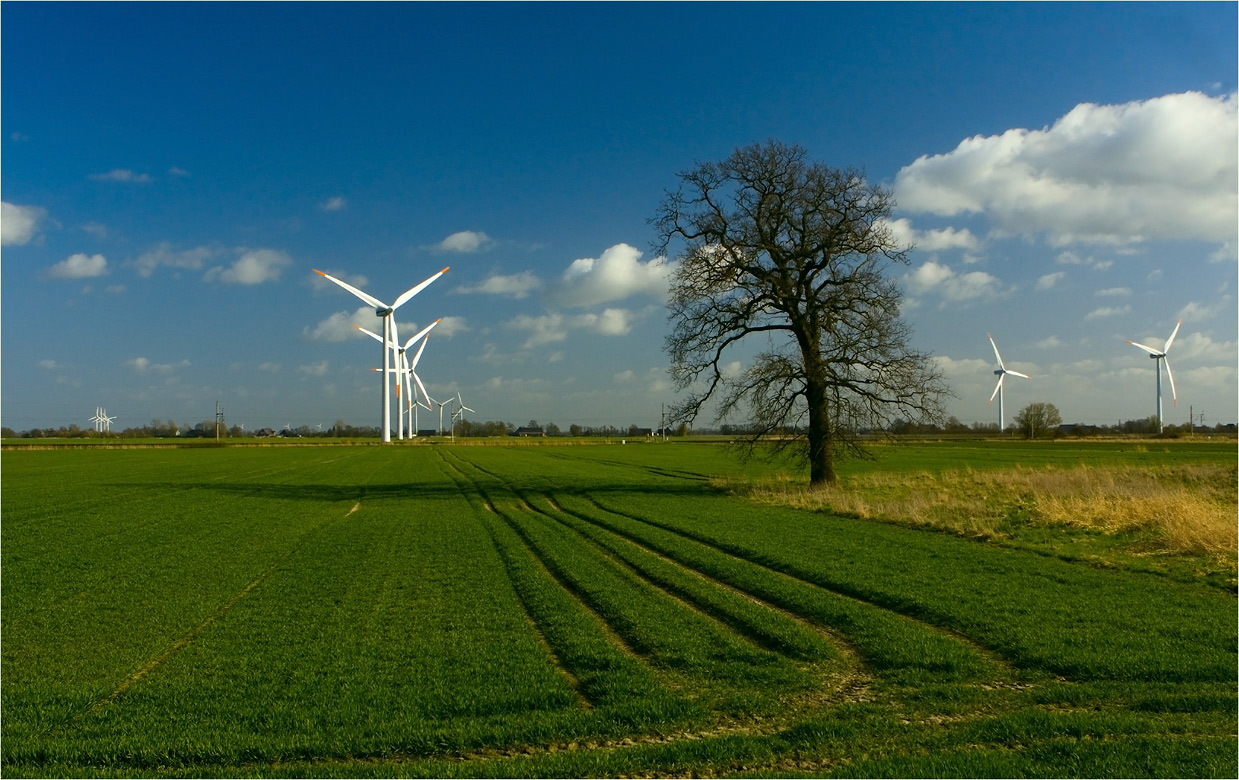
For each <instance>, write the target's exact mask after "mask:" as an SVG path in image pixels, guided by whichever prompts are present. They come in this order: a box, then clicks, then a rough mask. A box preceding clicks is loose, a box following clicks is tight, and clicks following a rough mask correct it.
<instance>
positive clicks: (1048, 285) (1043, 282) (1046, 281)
mask: <svg viewBox="0 0 1239 780" xmlns="http://www.w3.org/2000/svg"><path fill="white" fill-rule="evenodd" d="M1066 275H1067V274H1065V273H1063V272H1062V271H1055V272H1054V273H1052V274H1046V275H1045V276H1042V277H1041V278H1040V279H1038V280H1037V289H1038V290H1052V289H1054V285H1056V284H1058V283H1059V282H1061V281H1062V280H1063V277H1064V276H1066Z"/></svg>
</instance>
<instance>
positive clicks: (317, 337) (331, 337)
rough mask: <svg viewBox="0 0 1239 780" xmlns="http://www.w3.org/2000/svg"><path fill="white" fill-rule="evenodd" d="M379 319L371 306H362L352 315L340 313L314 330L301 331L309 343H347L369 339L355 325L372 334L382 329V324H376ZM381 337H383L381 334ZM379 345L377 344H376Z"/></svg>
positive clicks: (345, 312) (316, 326)
mask: <svg viewBox="0 0 1239 780" xmlns="http://www.w3.org/2000/svg"><path fill="white" fill-rule="evenodd" d="M376 320H378V317H375V316H374V308H373V307H370V306H362V307H360V308H358V309H356V310H355V311H353V312H352V313H350V312H347V311H338V312H336V313H335V314H333V315H331V316H330V317H328V318H327V319H325V320H320V321H319V323H318V324H317V325H315V326H314V327H313V328H310V327H308V326H307V327H305V328H303V329H302V331H301V335H302V336H303V337H304V338H305V339H306V340H307V341H327V342H331V341H347V340H348V339H353V338H369V336H366V335H365V334H364V333H360V332H358V330H357V328H355V327H353V326H354V325H360V326H361V327H363V328H365V329H366V330H369V331H371V332H375V331H376V327H377V328H381V327H382V324H381V323H376ZM380 335H382V334H381V333H380ZM376 343H377V342H376Z"/></svg>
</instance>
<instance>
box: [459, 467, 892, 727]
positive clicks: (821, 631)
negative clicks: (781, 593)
mask: <svg viewBox="0 0 1239 780" xmlns="http://www.w3.org/2000/svg"><path fill="white" fill-rule="evenodd" d="M462 460H463V459H462ZM463 462H464V463H466V464H467V465H468V466H470V467H471V468H474V469H477V470H478V471H480V472H482V473H485V474H487V475H489V476H491V477H493V478H494V479H496V480H498V481H499V482H500V483H501V484H502V485H503V486H504V487H505V489H506V490H507V491H508V492H510V493H512V494H513V495H514V496H515V497H517V498H519V500H520V504H519V506H520V508H522V509H524V510H525V511H528V512H532V513H535V514H537V515H539V516H541V517H544V518H546V519H547V520H548V521H550V522H552V523H555V524H556V525H558V526H561V527H563V528H565V529H566V530H568V531H569V532H570V533H572V534H573V535H574V536H575V537H576V538H578V539H580V540H581V541H582V542H583V543H584V544H586V545H588V546H590V547H591V548H593V549H595V550H597V551H598V552H599V553H600V555H601V556H602V557H603V558H604V559H605V560H608V561H610V562H611V563H612V564H613V565H614V566H615V567H616V568H618V569H620V570H621V571H623V572H625V573H627V574H628V575H629V576H630V577H632V578H633V579H635V580H636V581H638V582H640V583H642V584H644V585H645V586H646V587H649V588H650V589H652V590H654V591H655V592H658V593H662V594H663V595H664V596H666V597H667V598H669V599H671V600H672V601H674V602H676V603H677V604H679V605H680V606H682V607H684V608H685V609H687V610H689V611H690V612H692V613H694V614H696V615H698V616H700V617H702V618H705V619H706V620H707V621H709V622H710V623H712V624H714V625H716V626H718V627H719V628H720V629H721V630H723V631H724V632H725V633H727V634H729V635H731V636H734V637H737V638H738V639H740V640H741V641H743V642H744V643H746V644H748V645H751V646H754V647H756V648H759V649H764V650H766V651H769V652H773V653H777V654H779V655H782V656H784V657H788V658H789V659H790V658H791V655H790V654H789V653H788V652H787V651H786V650H785V649H783V648H781V647H778V646H775V645H773V643H772V641H771V640H770V638H769V637H766V638H765V639H766V641H763V637H760V636H759V635H758V634H759V633H760V632H758V631H755V630H753V629H752V628H751V627H749V626H744V625H743V619H742V618H738V617H737V618H731V619H729V618H728V617H726V616H723V615H718V614H715V613H714V612H713V611H711V605H709V604H707V603H703V602H702V601H701V600H700V598H699V597H695V596H694V595H693V594H691V593H688V592H685V591H684V590H682V589H681V588H679V587H677V586H676V585H675V584H674V583H670V582H661V581H658V580H656V579H654V577H653V576H651V575H648V574H646V573H645V572H642V571H641V570H640V569H639V568H638V567H637V566H636V565H635V564H633V563H630V562H629V561H626V560H624V559H623V558H622V557H621V556H620V555H619V554H618V553H616V552H613V551H611V550H608V549H607V548H606V547H605V545H604V544H603V543H602V542H600V541H598V540H596V539H592V538H590V537H589V536H588V535H587V534H586V533H585V532H584V531H582V530H581V529H580V528H575V527H573V526H572V524H571V523H570V522H566V521H564V520H562V519H560V518H557V517H554V516H553V515H552V514H551V513H549V512H546V511H544V510H543V509H541V508H539V507H537V506H534V505H533V504H532V503H531V502H530V501H529V497H528V495H526V492H525V491H523V490H521V489H520V488H518V487H516V486H515V485H514V484H513V483H512V482H511V481H509V480H508V479H506V478H504V477H502V476H500V475H499V474H497V473H495V472H493V471H490V470H488V469H486V468H484V467H482V466H479V465H478V464H476V463H473V462H472V461H467V460H466V461H463ZM533 492H535V493H537V495H538V496H540V497H541V498H542V499H543V500H545V501H546V502H547V504H549V505H550V506H551V507H552V509H554V510H555V511H556V512H559V513H560V514H562V515H564V516H566V517H571V518H575V519H576V520H577V521H580V522H582V523H585V524H587V525H589V526H590V527H592V528H594V529H596V530H597V531H599V532H601V533H603V534H604V535H609V536H610V537H613V538H615V539H618V540H620V541H621V542H623V543H626V544H628V545H631V546H632V547H633V548H635V549H637V550H639V551H641V552H644V553H645V554H647V555H649V556H651V557H652V558H655V559H656V560H658V561H661V562H662V563H664V564H667V565H668V566H671V567H674V568H675V569H677V570H679V571H681V572H684V573H685V574H687V575H689V576H692V577H695V578H697V579H698V580H700V581H701V582H703V583H705V584H707V585H710V586H713V587H716V588H718V589H719V590H722V591H725V592H727V593H730V594H732V595H734V596H737V597H739V598H743V599H745V600H747V601H749V602H750V603H753V604H756V605H758V606H759V607H763V608H765V609H767V610H769V611H771V612H772V613H774V614H776V615H778V616H779V617H781V618H782V619H785V620H787V621H789V622H791V623H793V624H795V625H798V626H801V627H802V628H805V629H806V630H808V631H811V632H812V633H813V634H815V635H817V636H820V637H821V638H823V639H824V640H825V641H826V642H827V644H829V645H830V646H831V647H834V648H835V649H836V650H838V651H839V652H840V654H841V655H842V656H843V661H844V663H845V664H846V666H847V671H846V672H845V673H844V674H843V675H842V676H841V677H840V678H838V679H836V680H834V681H833V682H834V683H835V685H833V686H831V687H832V688H833V689H834V691H833V693H832V694H829V695H826V696H823V695H821V693H822V692H817V695H816V696H811V697H798V698H801V699H807V698H812V699H814V700H815V701H813V702H812V703H813V704H819V705H820V704H826V703H829V702H833V701H838V700H846V701H857V700H860V699H862V698H863V697H864V692H865V691H866V690H867V689H868V687H869V685H870V682H871V681H872V679H873V674H872V673H871V672H870V670H869V669H868V668H867V667H866V664H865V663H864V661H863V659H862V657H861V655H860V654H859V653H858V652H857V651H856V649H855V647H854V646H853V644H852V643H851V641H850V640H848V639H847V638H845V637H844V636H843V635H842V634H839V633H837V632H836V631H834V630H833V629H831V628H828V627H826V626H822V625H819V624H818V623H815V622H813V621H811V620H809V619H806V618H804V617H803V616H801V615H797V614H795V613H793V612H791V611H790V610H786V609H783V608H781V607H778V606H776V605H774V604H772V603H770V602H768V601H766V600H764V599H761V598H759V597H758V596H756V595H754V594H752V593H748V592H746V591H744V590H742V589H740V588H737V587H734V586H732V585H730V584H728V583H726V582H723V581H721V580H719V579H717V578H715V577H713V576H711V575H709V574H707V573H706V572H703V571H700V570H699V569H696V568H694V567H692V566H690V565H688V564H686V563H684V562H682V561H679V560H676V559H674V558H671V557H669V556H667V555H665V554H663V553H661V552H660V551H658V550H656V549H654V548H653V547H650V546H649V545H647V544H646V543H644V542H642V541H641V540H638V539H636V538H633V537H631V536H629V535H627V534H624V533H622V532H619V531H617V530H615V529H613V528H609V527H607V526H606V525H603V524H600V523H598V522H597V521H596V520H594V519H592V518H589V517H587V516H584V515H581V514H580V513H577V512H573V511H571V510H568V509H564V508H563V507H561V506H560V505H559V504H558V503H557V502H556V501H555V499H554V497H553V495H551V494H549V493H539V492H537V491H533ZM600 508H601V507H600ZM604 511H605V510H604ZM518 533H519V531H518ZM740 560H743V559H740ZM562 584H563V583H561V585H562ZM733 621H734V622H733ZM820 663H822V661H821V660H818V661H816V662H813V665H814V666H816V665H818V664H820ZM806 703H808V702H806Z"/></svg>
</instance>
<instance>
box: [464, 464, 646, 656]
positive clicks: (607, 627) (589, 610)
mask: <svg viewBox="0 0 1239 780" xmlns="http://www.w3.org/2000/svg"><path fill="white" fill-rule="evenodd" d="M453 457H456V458H458V459H459V460H460V462H461V463H463V464H467V465H469V466H471V467H476V464H474V463H471V462H469V461H465V460H463V459H460V457H459V456H458V455H453ZM478 471H481V472H483V473H485V474H488V475H490V476H495V475H494V474H492V473H491V472H489V471H486V470H485V469H482V468H478ZM459 473H460V474H461V476H462V477H464V479H466V480H468V481H469V483H470V484H472V485H473V488H474V490H476V491H477V492H478V493H480V494H481V495H482V496H484V497H485V499H486V502H487V504H489V505H490V507H491V511H492V512H494V514H495V516H496V517H499V518H501V519H502V520H503V521H504V522H505V523H506V524H507V526H508V527H509V528H510V529H511V530H512V532H513V533H515V534H516V535H517V537H518V538H519V539H520V540H521V544H522V545H523V546H524V547H525V550H526V552H528V553H529V557H530V558H531V559H532V560H533V562H534V564H535V565H537V566H538V568H539V570H540V571H541V572H542V573H543V574H544V575H545V576H546V577H547V578H548V579H550V580H551V581H552V582H554V583H555V584H556V585H558V586H559V587H560V588H561V589H562V590H563V591H564V592H565V593H567V594H568V595H569V596H570V597H571V598H572V600H573V601H574V602H576V604H577V606H579V607H580V608H581V609H582V610H583V611H584V612H585V613H586V614H588V615H590V616H591V617H592V618H594V620H595V621H596V622H597V623H598V625H599V627H600V628H601V629H602V631H603V633H604V634H605V635H606V636H607V638H608V639H609V640H611V642H612V643H613V644H614V645H615V646H616V648H617V649H619V651H620V652H622V653H623V654H624V655H626V656H628V657H629V658H631V659H633V660H634V661H636V662H637V663H640V664H642V665H643V666H646V667H649V668H653V665H652V664H650V663H649V662H648V659H647V658H646V656H645V655H644V654H642V653H641V652H640V651H638V650H637V649H636V648H634V647H633V646H632V645H631V644H629V642H628V641H627V640H626V639H624V637H623V636H622V635H620V634H619V633H618V632H616V630H615V629H614V628H613V627H612V626H611V624H610V623H609V622H608V621H607V619H606V618H604V617H603V616H602V615H600V614H598V612H597V610H595V609H594V608H593V606H592V605H590V603H589V602H588V601H587V600H586V599H584V598H583V596H582V595H581V593H580V592H579V591H578V590H577V589H576V588H574V587H572V585H571V584H569V583H568V582H566V581H565V580H564V578H563V577H561V576H560V575H559V574H558V573H557V572H556V571H555V569H554V568H553V567H552V566H551V564H550V562H549V561H548V560H547V559H546V557H545V556H544V555H543V554H542V553H540V552H539V551H538V550H537V548H536V547H535V545H534V543H533V541H532V540H531V539H530V538H529V536H528V534H527V533H526V532H525V531H524V529H522V528H521V527H520V525H519V524H518V523H516V522H515V521H514V520H512V518H511V517H510V516H508V515H507V514H506V513H505V512H504V511H503V510H501V509H499V507H498V506H497V505H496V504H495V503H494V501H493V500H492V499H491V496H490V494H489V493H488V492H487V491H486V488H484V487H483V486H482V485H480V484H479V483H478V482H476V481H475V480H473V479H472V478H470V477H469V476H468V475H467V474H465V473H464V472H463V471H459ZM496 479H498V477H496ZM514 497H517V498H519V496H514Z"/></svg>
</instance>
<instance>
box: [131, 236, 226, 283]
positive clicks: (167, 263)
mask: <svg viewBox="0 0 1239 780" xmlns="http://www.w3.org/2000/svg"><path fill="white" fill-rule="evenodd" d="M217 254H218V252H216V250H214V249H208V248H207V247H204V246H200V247H195V248H193V249H184V250H180V251H176V250H174V249H173V248H172V245H171V244H169V243H167V242H165V243H162V244H160V245H159V246H157V247H155V248H154V249H152V250H150V251H149V252H147V253H146V254H144V255H142V256H141V257H139V258H138V259H137V260H134V261H133V263H132V265H133V267H134V268H135V269H137V273H138V276H141V277H148V276H150V275H151V274H153V273H155V270H156V269H158V268H183V269H186V270H189V271H197V270H198V269H200V268H202V266H203V264H204V263H205V262H206V261H207V260H210V259H211V258H212V257H215V255H217Z"/></svg>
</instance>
